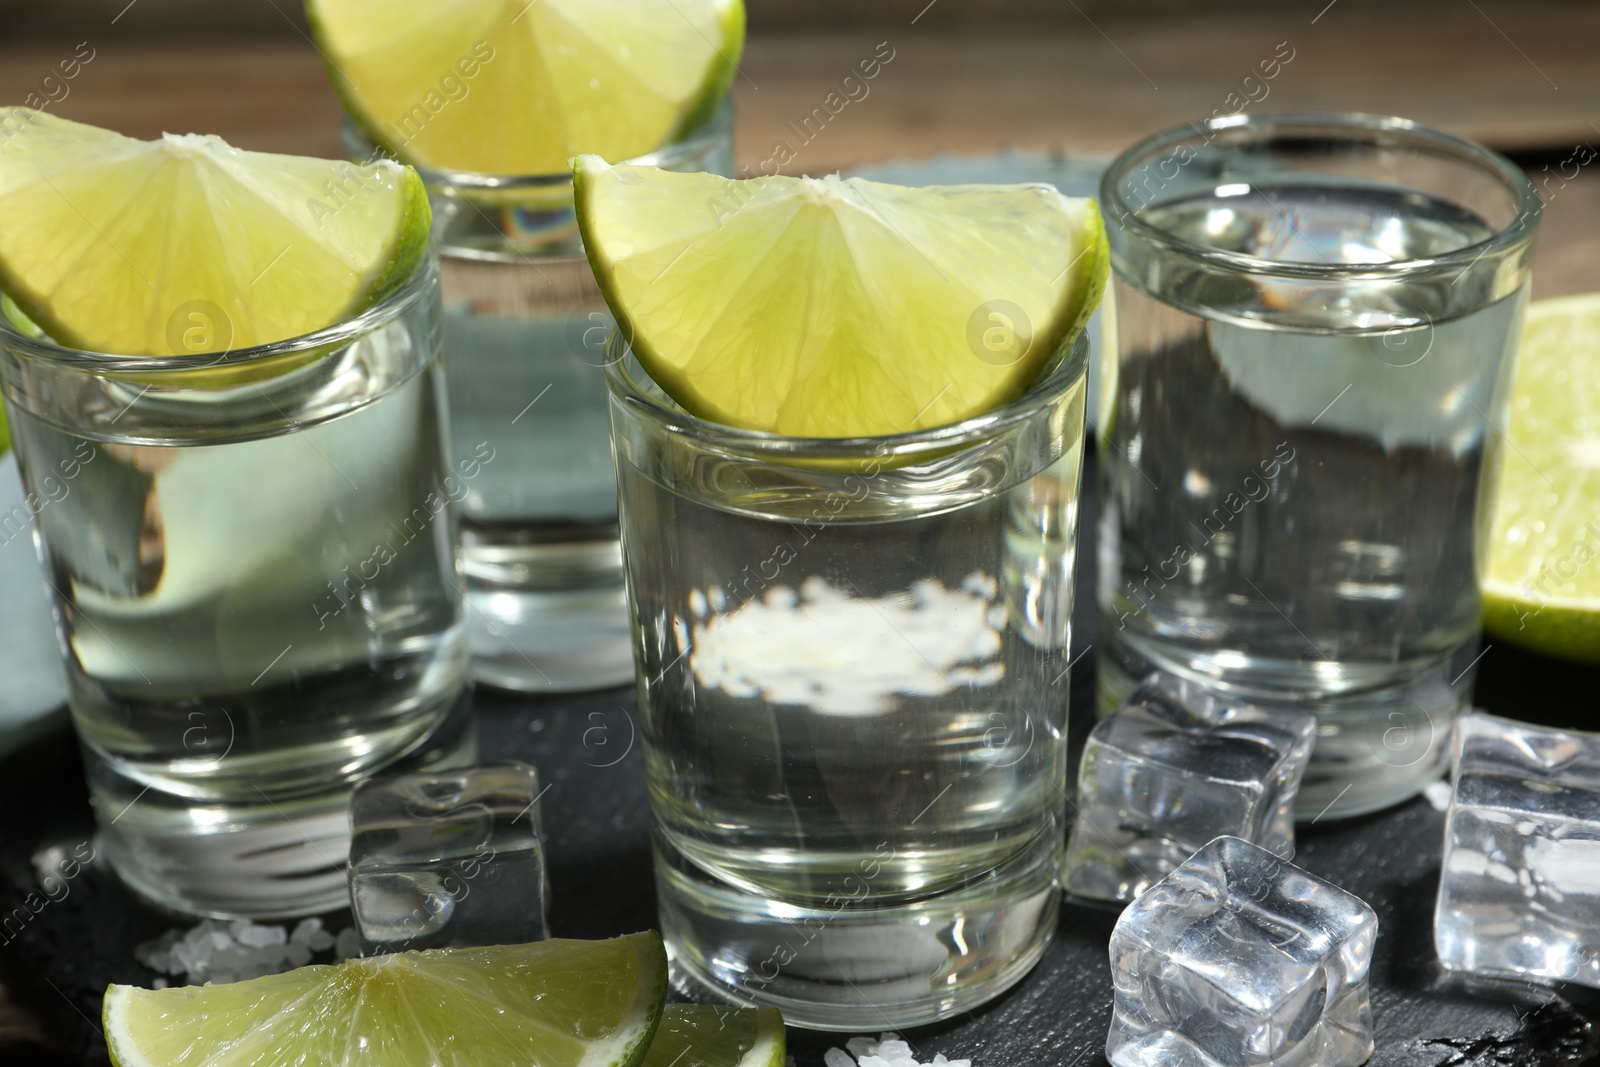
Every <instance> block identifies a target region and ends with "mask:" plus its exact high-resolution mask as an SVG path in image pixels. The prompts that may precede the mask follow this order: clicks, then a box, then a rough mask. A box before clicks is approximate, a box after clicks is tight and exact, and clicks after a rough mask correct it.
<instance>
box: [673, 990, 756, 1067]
mask: <svg viewBox="0 0 1600 1067" xmlns="http://www.w3.org/2000/svg"><path fill="white" fill-rule="evenodd" d="M783 1054H784V1041H783V1016H782V1015H780V1014H778V1010H777V1009H776V1008H730V1007H723V1006H720V1005H710V1004H668V1005H667V1006H666V1008H665V1009H664V1010H663V1011H662V1013H661V1025H660V1026H659V1027H657V1028H656V1036H655V1040H653V1041H651V1042H650V1051H649V1052H648V1053H646V1054H645V1057H644V1067H783V1059H784V1055H783Z"/></svg>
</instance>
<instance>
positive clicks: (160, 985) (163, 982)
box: [150, 978, 167, 989]
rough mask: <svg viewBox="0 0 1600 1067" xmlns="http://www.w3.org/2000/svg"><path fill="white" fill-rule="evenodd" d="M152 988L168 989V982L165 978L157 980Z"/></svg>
mask: <svg viewBox="0 0 1600 1067" xmlns="http://www.w3.org/2000/svg"><path fill="white" fill-rule="evenodd" d="M150 988H151V989H165V988H167V980H166V979H165V978H157V979H156V980H155V981H153V982H151V983H150Z"/></svg>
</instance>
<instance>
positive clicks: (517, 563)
mask: <svg viewBox="0 0 1600 1067" xmlns="http://www.w3.org/2000/svg"><path fill="white" fill-rule="evenodd" d="M467 533H468V536H467V537H466V538H465V539H464V541H463V547H462V557H463V564H464V569H465V570H466V573H467V605H468V611H467V615H468V624H469V626H470V627H471V631H470V634H471V636H470V640H471V646H472V676H473V678H474V679H475V680H476V681H478V682H481V683H483V684H484V685H492V686H495V687H497V688H500V689H512V690H516V691H518V692H524V693H536V692H544V693H569V692H575V691H579V690H584V689H607V688H610V687H612V686H618V685H627V684H629V683H631V682H632V681H633V637H632V631H631V629H630V626H629V623H628V598H627V591H626V589H625V588H624V586H623V578H622V555H621V551H620V549H619V548H618V545H617V542H616V540H615V539H614V538H613V539H608V540H603V541H581V542H561V543H543V544H541V543H533V544H528V543H519V542H516V541H510V540H508V539H504V538H502V539H500V540H498V541H491V540H490V539H489V538H488V537H486V536H485V534H484V531H483V530H482V528H478V529H473V528H472V527H468V530H467Z"/></svg>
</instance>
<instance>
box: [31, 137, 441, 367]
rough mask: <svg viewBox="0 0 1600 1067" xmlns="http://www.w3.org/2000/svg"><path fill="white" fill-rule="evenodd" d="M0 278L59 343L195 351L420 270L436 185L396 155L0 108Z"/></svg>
mask: <svg viewBox="0 0 1600 1067" xmlns="http://www.w3.org/2000/svg"><path fill="white" fill-rule="evenodd" d="M0 130H15V131H16V132H15V133H14V134H13V135H12V136H11V137H9V138H8V139H6V140H5V141H4V143H3V147H0V291H4V292H5V294H6V295H8V296H10V297H11V298H12V299H13V300H14V301H16V303H17V305H18V306H19V307H20V308H21V309H22V312H23V314H25V315H27V317H28V318H30V319H32V320H33V321H34V322H36V323H38V324H39V325H40V326H41V327H42V328H43V329H44V330H45V331H46V332H47V333H49V334H50V335H51V337H53V338H54V339H55V340H56V341H57V342H59V343H61V344H64V345H71V346H73V347H77V348H83V349H89V350H91V351H96V352H113V353H119V354H124V355H159V356H166V355H188V354H194V353H200V352H217V351H227V350H234V349H240V348H245V347H249V346H252V345H258V344H265V343H267V342H269V341H281V340H284V339H286V338H290V337H298V336H300V335H301V334H306V333H310V332H311V331H313V330H318V329H321V328H322V327H324V326H329V325H332V324H333V323H336V322H339V321H341V320H342V319H346V318H348V317H349V316H350V315H352V314H353V313H355V312H356V311H358V310H360V309H361V308H363V307H365V306H367V305H369V304H371V303H373V302H374V301H376V300H378V299H380V298H381V297H382V296H384V295H385V294H386V293H387V292H389V291H390V290H392V289H393V288H394V287H395V286H397V285H399V284H400V283H401V282H403V281H404V280H405V279H406V278H407V277H409V276H410V274H411V272H412V271H413V269H414V268H415V266H416V263H417V260H418V258H419V257H420V256H422V255H423V254H424V253H425V251H426V248H427V241H428V229H429V211H428V198H427V190H426V189H425V188H424V186H423V184H422V180H421V179H420V178H419V177H417V174H416V172H415V171H413V170H410V169H409V168H407V167H403V166H400V165H399V164H396V163H393V162H380V163H375V164H372V165H370V166H362V167H358V166H355V165H353V164H350V163H342V162H335V161H332V160H326V159H309V158H304V157H301V156H280V155H266V154H263V153H259V152H242V151H240V150H238V149H236V148H230V147H229V146H228V145H227V144H225V143H224V142H223V141H221V140H220V139H218V138H216V137H201V136H197V135H194V134H187V135H184V136H174V135H172V134H166V135H164V136H162V138H161V139H160V140H157V141H137V140H134V139H133V138H131V137H124V136H122V135H121V134H119V133H113V132H111V131H110V130H102V129H98V128H96V127H94V126H85V125H83V124H81V123H77V122H68V121H66V120H65V119H58V118H56V117H54V116H52V115H47V114H42V113H40V112H36V111H32V110H29V109H26V108H19V107H10V108H0Z"/></svg>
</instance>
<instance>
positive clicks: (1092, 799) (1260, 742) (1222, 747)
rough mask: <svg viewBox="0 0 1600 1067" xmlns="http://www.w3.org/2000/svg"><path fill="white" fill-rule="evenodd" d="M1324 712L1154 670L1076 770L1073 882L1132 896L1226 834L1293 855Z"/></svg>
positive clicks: (1101, 892) (1097, 892)
mask: <svg viewBox="0 0 1600 1067" xmlns="http://www.w3.org/2000/svg"><path fill="white" fill-rule="evenodd" d="M1315 736H1316V720H1315V719H1314V718H1312V717H1311V716H1310V715H1306V714H1303V713H1301V712H1297V711H1290V710H1276V709H1271V710H1269V709H1267V708H1261V707H1257V706H1255V705H1253V704H1245V703H1240V702H1238V701H1232V700H1226V699H1224V698H1222V697H1219V696H1217V695H1215V694H1213V693H1210V692H1208V691H1207V690H1205V689H1204V688H1202V687H1201V686H1199V685H1197V684H1195V683H1194V682H1191V681H1189V680H1187V679H1182V678H1177V677H1174V676H1173V675H1169V674H1161V673H1157V674H1152V675H1150V676H1149V677H1148V678H1146V679H1145V680H1144V682H1143V683H1142V684H1141V685H1140V686H1139V687H1138V688H1137V689H1135V690H1134V691H1133V693H1132V695H1130V696H1129V697H1128V700H1127V701H1126V702H1125V703H1124V704H1122V706H1121V707H1119V708H1117V709H1116V710H1115V711H1114V712H1112V713H1111V714H1110V715H1109V716H1107V717H1106V718H1105V719H1102V720H1101V721H1100V722H1099V723H1097V724H1096V725H1095V728H1094V730H1093V732H1092V733H1090V735H1089V741H1088V744H1087V745H1086V746H1085V748H1084V750H1083V763H1082V766H1081V768H1080V770H1079V773H1078V806H1077V819H1076V823H1075V825H1074V827H1073V831H1072V838H1071V841H1070V843H1069V844H1068V847H1067V858H1066V863H1065V877H1064V884H1065V886H1066V889H1067V891H1068V892H1070V893H1072V894H1074V895H1076V896H1080V897H1089V898H1093V899H1098V900H1119V901H1127V900H1132V899H1133V898H1134V897H1136V896H1138V895H1139V894H1140V893H1142V892H1144V890H1145V888H1146V887H1147V886H1149V885H1150V884H1151V883H1153V882H1155V881H1156V880H1158V879H1160V878H1161V877H1163V876H1164V875H1166V873H1167V872H1168V871H1170V870H1172V869H1173V868H1175V867H1177V866H1178V864H1180V863H1182V862H1183V861H1184V860H1186V859H1188V858H1189V856H1190V855H1191V854H1192V853H1193V852H1194V851H1195V849H1197V848H1199V847H1200V846H1202V845H1204V844H1205V843H1206V842H1208V841H1210V840H1212V839H1213V838H1215V837H1219V836H1222V835H1224V834H1226V835H1229V836H1232V837H1240V838H1243V839H1245V840H1246V841H1252V842H1254V843H1255V844H1258V845H1260V846H1261V847H1262V848H1265V849H1268V850H1269V851H1271V852H1274V853H1276V854H1277V855H1278V856H1279V857H1280V858H1282V859H1289V858H1290V857H1292V856H1293V855H1294V797H1295V793H1296V792H1297V791H1298V790H1299V788H1300V779H1301V778H1302V777H1304V775H1305V770H1306V764H1307V762H1308V761H1309V760H1310V758H1311V745H1312V741H1313V740H1314V739H1315Z"/></svg>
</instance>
